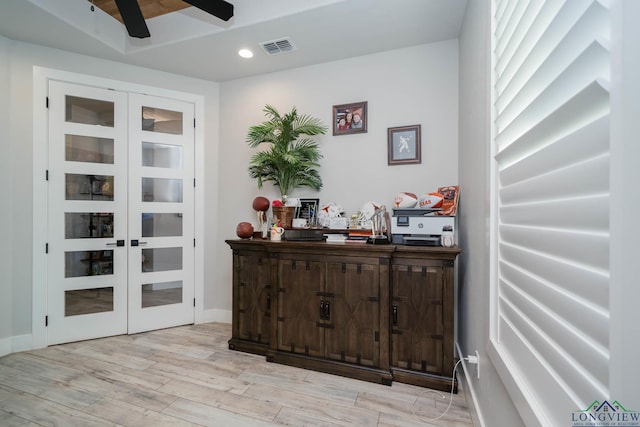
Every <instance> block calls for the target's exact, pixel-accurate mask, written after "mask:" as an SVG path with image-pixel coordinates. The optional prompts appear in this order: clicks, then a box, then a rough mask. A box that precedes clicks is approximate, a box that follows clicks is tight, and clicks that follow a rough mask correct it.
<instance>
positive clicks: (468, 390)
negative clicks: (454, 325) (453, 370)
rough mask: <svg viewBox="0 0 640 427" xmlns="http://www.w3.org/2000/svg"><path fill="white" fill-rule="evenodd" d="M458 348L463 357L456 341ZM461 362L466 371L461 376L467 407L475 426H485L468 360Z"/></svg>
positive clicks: (459, 354)
mask: <svg viewBox="0 0 640 427" xmlns="http://www.w3.org/2000/svg"><path fill="white" fill-rule="evenodd" d="M456 350H457V352H458V356H459V357H460V358H462V356H461V355H462V354H463V353H462V351H461V350H460V344H458V343H457V342H456ZM460 364H461V365H462V370H463V371H464V375H463V377H462V378H461V379H462V381H463V382H464V384H463V387H462V388H463V389H464V394H465V397H466V399H467V408H468V409H469V415H470V416H471V421H473V425H474V426H480V427H484V426H485V423H484V419H483V417H482V412H481V411H480V406H479V405H478V399H477V395H476V391H475V389H474V388H473V383H472V382H471V381H470V380H469V378H471V377H470V376H469V369H468V366H467V361H466V360H464V359H463V360H462V362H461V363H460Z"/></svg>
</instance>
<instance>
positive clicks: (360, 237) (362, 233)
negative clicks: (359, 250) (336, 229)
mask: <svg viewBox="0 0 640 427" xmlns="http://www.w3.org/2000/svg"><path fill="white" fill-rule="evenodd" d="M369 236H371V230H369V229H353V230H349V234H348V236H347V239H346V240H345V242H346V243H367V239H368V238H369Z"/></svg>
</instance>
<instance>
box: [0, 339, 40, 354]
mask: <svg viewBox="0 0 640 427" xmlns="http://www.w3.org/2000/svg"><path fill="white" fill-rule="evenodd" d="M36 348H40V347H39V346H36V345H35V344H34V341H33V335H31V334H28V335H17V336H15V337H8V338H2V339H0V357H2V356H6V355H7V354H11V353H18V352H20V351H28V350H35V349H36Z"/></svg>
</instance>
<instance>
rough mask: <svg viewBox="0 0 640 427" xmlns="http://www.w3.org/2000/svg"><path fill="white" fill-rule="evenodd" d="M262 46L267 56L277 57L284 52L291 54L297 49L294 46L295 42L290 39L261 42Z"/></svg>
mask: <svg viewBox="0 0 640 427" xmlns="http://www.w3.org/2000/svg"><path fill="white" fill-rule="evenodd" d="M260 46H261V47H262V49H263V50H264V51H265V52H266V54H267V55H277V54H279V53H283V52H290V51H292V50H296V49H297V48H296V47H295V46H294V45H293V42H292V41H291V40H289V39H288V38H286V37H285V38H283V39H279V40H270V41H268V42H261V43H260Z"/></svg>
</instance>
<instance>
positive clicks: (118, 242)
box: [107, 240, 124, 246]
mask: <svg viewBox="0 0 640 427" xmlns="http://www.w3.org/2000/svg"><path fill="white" fill-rule="evenodd" d="M107 246H124V240H118V241H115V242H110V243H107Z"/></svg>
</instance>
